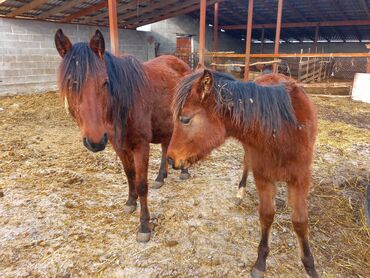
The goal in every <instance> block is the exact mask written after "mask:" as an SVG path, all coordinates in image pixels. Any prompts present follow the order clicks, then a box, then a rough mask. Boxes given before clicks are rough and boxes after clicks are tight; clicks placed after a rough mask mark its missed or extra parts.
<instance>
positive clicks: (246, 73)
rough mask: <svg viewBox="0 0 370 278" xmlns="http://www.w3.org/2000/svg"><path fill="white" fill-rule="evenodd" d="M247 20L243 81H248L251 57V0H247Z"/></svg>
mask: <svg viewBox="0 0 370 278" xmlns="http://www.w3.org/2000/svg"><path fill="white" fill-rule="evenodd" d="M247 17H248V22H247V34H246V40H245V63H244V64H245V69H244V81H248V77H249V64H250V59H251V55H250V54H251V44H252V24H253V23H252V20H253V0H249V2H248V14H247Z"/></svg>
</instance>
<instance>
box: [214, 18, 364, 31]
mask: <svg viewBox="0 0 370 278" xmlns="http://www.w3.org/2000/svg"><path fill="white" fill-rule="evenodd" d="M353 25H357V26H359V25H370V19H362V20H339V21H315V22H284V23H282V24H281V28H301V27H316V26H323V27H334V26H353ZM220 28H222V29H224V30H244V28H245V25H222V26H220ZM263 28H265V29H274V28H276V24H275V23H263V24H253V29H263Z"/></svg>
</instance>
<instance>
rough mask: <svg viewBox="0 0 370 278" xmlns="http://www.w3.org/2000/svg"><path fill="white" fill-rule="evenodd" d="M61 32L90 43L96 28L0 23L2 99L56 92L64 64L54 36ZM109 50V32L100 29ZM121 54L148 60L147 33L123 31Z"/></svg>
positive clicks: (20, 21)
mask: <svg viewBox="0 0 370 278" xmlns="http://www.w3.org/2000/svg"><path fill="white" fill-rule="evenodd" d="M59 28H62V29H63V31H64V33H65V34H66V35H67V36H68V37H69V38H70V39H71V41H72V42H81V41H89V40H90V37H91V36H92V35H93V34H94V32H95V30H96V27H92V26H84V25H73V24H58V23H51V22H50V23H49V22H40V21H30V20H21V19H0V96H1V95H13V94H27V93H35V92H45V91H50V90H56V71H57V68H58V66H59V63H60V61H61V58H60V56H59V54H58V52H57V51H56V49H55V45H54V34H55V32H56V30H57V29H59ZM99 29H100V30H101V31H102V33H103V35H104V38H105V40H106V49H107V50H109V49H110V42H109V35H108V29H107V28H99ZM119 39H120V41H119V45H120V50H121V51H122V52H125V53H130V54H133V55H135V56H136V57H137V58H139V59H140V60H142V61H145V60H147V49H146V43H145V42H146V39H147V33H145V32H137V31H133V30H120V33H119Z"/></svg>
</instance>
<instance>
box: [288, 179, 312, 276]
mask: <svg viewBox="0 0 370 278" xmlns="http://www.w3.org/2000/svg"><path fill="white" fill-rule="evenodd" d="M308 186H309V179H306V181H305V182H301V183H298V182H292V183H288V192H289V204H290V206H291V207H292V222H293V227H294V230H295V232H296V234H297V238H298V242H299V246H300V250H301V252H300V253H301V260H302V263H303V265H304V268H305V269H306V272H307V274H308V275H309V276H310V277H313V278H316V277H319V275H318V274H317V272H316V269H315V263H314V259H313V256H312V253H311V251H310V247H309V243H308V210H307V195H308Z"/></svg>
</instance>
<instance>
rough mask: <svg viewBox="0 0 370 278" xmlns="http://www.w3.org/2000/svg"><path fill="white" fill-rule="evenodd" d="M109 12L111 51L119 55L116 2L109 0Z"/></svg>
mask: <svg viewBox="0 0 370 278" xmlns="http://www.w3.org/2000/svg"><path fill="white" fill-rule="evenodd" d="M108 10H109V35H110V43H111V51H112V53H113V55H116V56H117V55H119V48H118V25H117V2H116V0H108Z"/></svg>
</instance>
